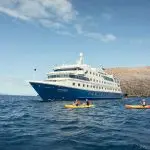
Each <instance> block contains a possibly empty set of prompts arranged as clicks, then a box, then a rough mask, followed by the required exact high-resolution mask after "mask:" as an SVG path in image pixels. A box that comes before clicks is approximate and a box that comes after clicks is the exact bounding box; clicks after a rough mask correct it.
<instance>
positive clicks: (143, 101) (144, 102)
mask: <svg viewBox="0 0 150 150" xmlns="http://www.w3.org/2000/svg"><path fill="white" fill-rule="evenodd" d="M141 103H142V105H143V107H144V106H146V101H145V99H142V101H141Z"/></svg>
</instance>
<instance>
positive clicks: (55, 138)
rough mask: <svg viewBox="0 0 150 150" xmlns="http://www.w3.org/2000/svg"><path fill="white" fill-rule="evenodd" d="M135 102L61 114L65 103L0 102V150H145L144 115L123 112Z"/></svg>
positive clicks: (148, 143)
mask: <svg viewBox="0 0 150 150" xmlns="http://www.w3.org/2000/svg"><path fill="white" fill-rule="evenodd" d="M140 100H141V99H140V98H130V99H123V100H101V101H93V103H94V104H95V107H94V108H86V109H65V108H64V105H65V104H69V103H71V102H67V101H63V102H60V101H57V102H41V101H39V99H38V98H37V97H28V96H8V95H5V96H4V95H3V96H0V150H150V109H145V110H144V109H141V110H136V109H125V108H124V105H125V104H139V103H140ZM147 102H148V103H149V104H150V98H147Z"/></svg>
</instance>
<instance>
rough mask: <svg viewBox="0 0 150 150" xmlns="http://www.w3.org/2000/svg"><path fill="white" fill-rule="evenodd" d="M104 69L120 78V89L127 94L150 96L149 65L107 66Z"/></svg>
mask: <svg viewBox="0 0 150 150" xmlns="http://www.w3.org/2000/svg"><path fill="white" fill-rule="evenodd" d="M105 71H106V72H107V73H109V74H114V76H115V77H117V78H118V79H120V82H121V89H122V91H123V92H124V93H127V94H128V96H146V97H148V96H150V66H147V67H138V68H109V69H106V70H105Z"/></svg>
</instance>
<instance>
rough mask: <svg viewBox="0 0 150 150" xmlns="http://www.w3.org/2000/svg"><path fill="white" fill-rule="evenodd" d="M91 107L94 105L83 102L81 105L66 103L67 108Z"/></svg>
mask: <svg viewBox="0 0 150 150" xmlns="http://www.w3.org/2000/svg"><path fill="white" fill-rule="evenodd" d="M90 107H94V105H85V104H82V105H79V106H76V105H65V108H90Z"/></svg>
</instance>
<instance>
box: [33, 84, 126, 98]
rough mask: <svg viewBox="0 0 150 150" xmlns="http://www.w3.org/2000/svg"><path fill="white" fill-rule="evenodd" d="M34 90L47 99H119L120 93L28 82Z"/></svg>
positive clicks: (121, 95)
mask: <svg viewBox="0 0 150 150" xmlns="http://www.w3.org/2000/svg"><path fill="white" fill-rule="evenodd" d="M30 84H31V85H32V87H33V88H34V89H35V91H36V92H37V93H38V94H39V96H40V97H41V98H42V99H43V100H45V101H47V100H75V99H81V100H85V99H90V100H101V99H121V98H122V97H123V94H122V93H110V92H98V91H89V90H81V89H75V88H69V87H64V86H57V85H50V84H44V83H35V82H30Z"/></svg>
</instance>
